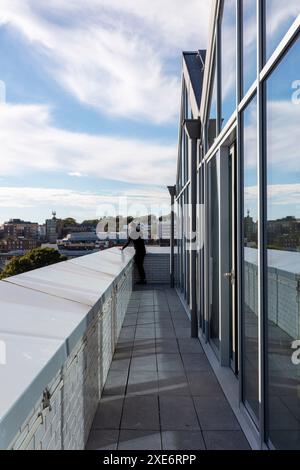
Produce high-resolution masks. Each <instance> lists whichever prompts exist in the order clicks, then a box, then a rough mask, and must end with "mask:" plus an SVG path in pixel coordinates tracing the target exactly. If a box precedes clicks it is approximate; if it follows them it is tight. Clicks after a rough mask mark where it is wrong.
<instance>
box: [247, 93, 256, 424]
mask: <svg viewBox="0 0 300 470" xmlns="http://www.w3.org/2000/svg"><path fill="white" fill-rule="evenodd" d="M243 124H244V133H243V140H244V191H243V206H244V257H243V259H244V260H243V263H244V269H243V274H244V291H243V332H244V354H245V359H244V377H243V390H244V396H243V398H244V403H245V406H246V407H247V408H248V409H249V411H250V413H252V414H254V417H255V419H256V421H258V419H259V391H258V364H259V362H258V223H257V217H258V186H257V182H258V172H257V99H256V97H255V98H253V100H252V101H251V102H250V104H249V105H248V107H247V108H246V110H245V111H244V113H243Z"/></svg>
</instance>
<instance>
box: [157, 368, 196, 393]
mask: <svg viewBox="0 0 300 470" xmlns="http://www.w3.org/2000/svg"><path fill="white" fill-rule="evenodd" d="M158 389H159V394H160V395H167V396H171V395H183V396H188V395H190V393H191V392H190V388H189V384H188V381H187V378H186V375H185V373H184V372H183V371H177V372H174V371H158Z"/></svg>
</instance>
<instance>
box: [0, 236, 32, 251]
mask: <svg viewBox="0 0 300 470" xmlns="http://www.w3.org/2000/svg"><path fill="white" fill-rule="evenodd" d="M39 245H40V243H39V241H38V240H36V239H34V238H25V237H16V238H6V239H4V240H1V241H0V252H2V253H9V252H11V251H22V252H24V251H29V250H33V249H34V248H37V247H38V246H39Z"/></svg>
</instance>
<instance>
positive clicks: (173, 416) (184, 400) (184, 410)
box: [159, 395, 200, 431]
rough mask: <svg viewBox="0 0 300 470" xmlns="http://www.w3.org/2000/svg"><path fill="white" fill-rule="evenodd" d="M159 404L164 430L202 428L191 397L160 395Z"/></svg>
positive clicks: (193, 429) (194, 429)
mask: <svg viewBox="0 0 300 470" xmlns="http://www.w3.org/2000/svg"><path fill="white" fill-rule="evenodd" d="M159 406H160V418H161V428H162V430H166V431H177V430H191V431H196V430H200V426H199V423H198V419H197V415H196V411H195V408H194V403H193V400H192V398H191V397H189V396H186V397H182V396H164V395H160V396H159Z"/></svg>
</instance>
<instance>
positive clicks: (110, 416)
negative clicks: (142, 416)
mask: <svg viewBox="0 0 300 470" xmlns="http://www.w3.org/2000/svg"><path fill="white" fill-rule="evenodd" d="M123 402H124V397H123V396H109V397H107V396H106V397H102V398H101V400H100V403H99V405H98V408H97V411H96V414H95V418H94V421H93V424H92V428H93V429H119V428H120V424H121V416H122V409H123Z"/></svg>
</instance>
